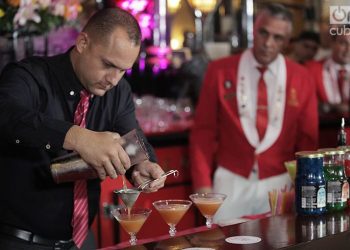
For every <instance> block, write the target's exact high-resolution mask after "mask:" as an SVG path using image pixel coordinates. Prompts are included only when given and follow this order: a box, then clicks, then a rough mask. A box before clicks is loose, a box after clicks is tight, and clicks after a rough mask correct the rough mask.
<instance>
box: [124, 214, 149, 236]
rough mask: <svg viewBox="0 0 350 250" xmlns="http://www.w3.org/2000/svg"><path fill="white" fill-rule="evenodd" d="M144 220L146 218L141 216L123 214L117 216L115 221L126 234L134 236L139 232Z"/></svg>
mask: <svg viewBox="0 0 350 250" xmlns="http://www.w3.org/2000/svg"><path fill="white" fill-rule="evenodd" d="M146 219H147V216H146V215H143V214H130V215H128V214H123V215H121V216H119V217H118V219H117V220H118V221H119V223H120V225H121V226H122V227H123V228H124V230H125V231H126V232H127V233H135V234H136V233H137V232H138V231H140V229H141V227H142V225H143V223H145V221H146Z"/></svg>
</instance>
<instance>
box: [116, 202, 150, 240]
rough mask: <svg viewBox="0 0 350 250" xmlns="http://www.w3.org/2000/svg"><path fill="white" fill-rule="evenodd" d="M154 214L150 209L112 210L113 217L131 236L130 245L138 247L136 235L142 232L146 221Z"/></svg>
mask: <svg viewBox="0 0 350 250" xmlns="http://www.w3.org/2000/svg"><path fill="white" fill-rule="evenodd" d="M151 212H152V210H151V209H149V208H141V207H133V208H131V209H130V208H127V207H118V208H116V209H113V210H112V215H113V216H114V218H116V219H117V221H118V222H119V223H120V225H121V226H122V228H123V229H124V230H125V231H126V232H127V233H128V234H129V235H130V240H129V242H130V245H132V246H133V245H136V242H137V238H136V234H137V233H138V232H139V231H140V229H141V227H142V226H143V224H144V223H145V221H146V219H147V218H148V216H149V215H150V213H151Z"/></svg>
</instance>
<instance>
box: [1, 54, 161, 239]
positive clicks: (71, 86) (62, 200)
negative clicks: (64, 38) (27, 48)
mask: <svg viewBox="0 0 350 250" xmlns="http://www.w3.org/2000/svg"><path fill="white" fill-rule="evenodd" d="M86 70H89V69H86ZM82 88H83V86H82V85H81V83H80V82H79V80H78V78H77V77H76V75H75V73H74V71H73V67H72V64H71V61H70V57H69V52H67V53H65V54H62V55H58V56H54V57H48V58H39V57H32V58H28V59H25V60H23V61H21V62H19V63H13V64H9V65H8V66H7V67H5V68H4V70H3V72H2V74H1V76H0V223H4V224H9V225H12V226H15V227H17V228H21V229H24V230H28V231H31V232H33V233H35V234H38V235H40V236H42V237H47V238H51V239H62V240H63V239H70V238H71V236H72V227H71V220H72V213H73V183H63V184H55V183H54V181H53V179H52V177H51V174H50V168H49V166H50V162H51V160H52V159H53V158H55V157H57V156H60V155H63V154H65V153H68V152H67V151H65V150H63V142H64V138H65V135H66V133H67V131H68V130H69V128H70V127H71V126H72V125H73V117H74V111H75V108H76V106H77V104H78V102H79V100H80V90H82ZM134 111H135V110H134V103H133V98H132V92H131V89H130V86H129V84H128V82H127V81H126V80H124V79H122V80H120V82H119V83H118V85H117V86H116V87H114V88H113V89H111V90H109V91H108V92H107V93H106V94H105V95H104V96H103V97H100V96H95V97H93V98H92V99H91V103H90V107H89V110H88V113H87V117H86V119H87V125H86V127H87V128H88V129H91V130H94V131H115V132H118V133H119V134H121V135H123V134H125V133H127V132H129V131H130V130H132V129H134V128H136V129H140V128H139V125H138V123H137V121H136V118H135V113H134ZM142 135H143V134H142ZM144 140H145V142H146V147H147V149H148V151H149V154H150V155H151V160H152V161H154V160H155V156H154V152H153V149H152V148H151V146H150V145H149V144H148V143H147V141H146V139H145V138H144ZM99 198H100V180H98V179H94V180H90V181H88V201H89V222H90V225H91V223H92V221H93V218H94V216H95V215H96V212H97V209H98V205H99Z"/></svg>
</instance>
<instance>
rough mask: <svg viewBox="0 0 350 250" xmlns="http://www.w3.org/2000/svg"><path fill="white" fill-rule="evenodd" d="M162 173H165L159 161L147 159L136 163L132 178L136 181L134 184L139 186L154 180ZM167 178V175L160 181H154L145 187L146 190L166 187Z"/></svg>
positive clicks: (151, 190) (153, 190)
mask: <svg viewBox="0 0 350 250" xmlns="http://www.w3.org/2000/svg"><path fill="white" fill-rule="evenodd" d="M162 174H164V171H163V169H162V168H161V167H160V166H159V165H158V164H157V163H154V162H151V161H149V160H146V161H144V162H141V163H139V164H137V165H135V167H134V170H133V172H132V175H131V178H132V180H133V182H134V186H135V187H138V186H139V185H141V184H142V183H144V182H146V181H148V180H154V179H157V178H159V177H161V175H162ZM165 179H166V177H164V178H161V179H160V180H159V181H155V182H152V183H151V184H150V185H148V186H147V187H146V188H144V189H143V190H144V192H155V191H157V190H158V189H160V188H162V187H164V183H165Z"/></svg>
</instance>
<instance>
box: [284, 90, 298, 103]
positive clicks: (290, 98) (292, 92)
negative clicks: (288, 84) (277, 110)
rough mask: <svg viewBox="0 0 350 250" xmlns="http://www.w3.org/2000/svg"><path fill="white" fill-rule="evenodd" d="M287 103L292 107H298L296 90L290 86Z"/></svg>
mask: <svg viewBox="0 0 350 250" xmlns="http://www.w3.org/2000/svg"><path fill="white" fill-rule="evenodd" d="M287 104H288V105H289V106H292V107H298V106H299V101H298V97H297V91H296V89H295V88H292V89H291V90H290V92H289V96H288V101H287Z"/></svg>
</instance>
